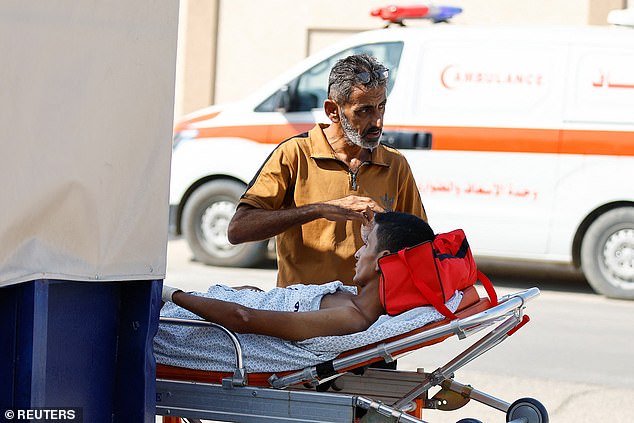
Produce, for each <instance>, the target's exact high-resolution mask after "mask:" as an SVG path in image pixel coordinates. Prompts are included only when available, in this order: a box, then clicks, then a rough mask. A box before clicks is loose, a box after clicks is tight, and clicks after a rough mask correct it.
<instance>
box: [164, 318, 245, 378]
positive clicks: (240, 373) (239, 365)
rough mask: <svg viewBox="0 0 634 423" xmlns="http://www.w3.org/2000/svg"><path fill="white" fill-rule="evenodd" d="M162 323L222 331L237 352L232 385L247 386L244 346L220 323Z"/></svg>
mask: <svg viewBox="0 0 634 423" xmlns="http://www.w3.org/2000/svg"><path fill="white" fill-rule="evenodd" d="M159 321H160V322H161V323H167V324H172V325H180V326H198V327H207V328H209V327H211V328H216V329H220V331H221V332H222V333H224V334H225V335H227V336H228V337H229V339H230V340H231V343H232V344H233V349H234V350H235V352H236V370H235V371H234V373H233V377H232V378H231V384H232V385H233V386H246V384H247V372H246V369H245V368H244V358H243V354H242V345H240V340H239V339H238V337H237V336H236V334H235V333H233V332H231V331H230V330H229V329H227V328H226V327H224V326H222V325H219V324H218V323H213V322H208V321H207V320H199V319H177V318H175V317H161V318H160V319H159Z"/></svg>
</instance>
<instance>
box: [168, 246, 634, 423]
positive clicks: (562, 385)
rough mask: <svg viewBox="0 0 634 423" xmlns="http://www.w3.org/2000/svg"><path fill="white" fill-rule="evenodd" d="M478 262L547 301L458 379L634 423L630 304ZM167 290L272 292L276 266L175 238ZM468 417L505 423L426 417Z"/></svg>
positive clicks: (551, 407)
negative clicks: (203, 255)
mask: <svg viewBox="0 0 634 423" xmlns="http://www.w3.org/2000/svg"><path fill="white" fill-rule="evenodd" d="M479 264H480V268H481V270H483V271H484V272H485V273H486V274H488V275H489V277H491V280H492V281H493V283H494V285H495V286H496V288H497V290H498V292H499V294H501V295H504V294H507V293H510V292H513V291H518V290H521V289H524V288H528V287H531V286H537V287H538V288H540V290H541V291H542V294H541V295H540V297H538V298H537V299H536V300H535V301H533V302H531V303H530V304H529V305H528V308H527V314H528V315H529V316H530V317H531V322H530V323H529V324H528V325H526V326H525V327H524V328H522V329H521V330H520V331H518V332H517V333H516V334H515V335H513V336H512V337H510V338H509V339H508V340H506V341H505V342H504V343H502V344H500V345H498V346H497V347H495V348H494V349H492V350H491V351H489V352H487V353H486V354H484V355H483V356H481V357H479V358H478V359H476V360H475V361H473V362H471V363H469V364H468V365H467V366H465V367H464V368H463V369H462V370H460V371H458V372H457V373H456V380H458V381H460V382H461V383H465V384H470V385H472V386H473V387H475V388H477V389H480V390H482V391H485V392H486V393H488V394H491V395H494V396H496V397H499V398H502V399H504V400H506V401H508V402H512V401H514V400H515V399H518V398H521V397H534V398H537V399H539V400H540V401H541V402H542V403H543V404H544V405H545V406H546V408H547V409H548V412H549V414H550V421H552V422H575V423H577V422H593V423H596V422H611V423H617V422H624V423H625V422H628V423H629V422H632V421H634V400H633V399H634V363H633V362H632V358H633V355H634V301H623V300H612V299H607V298H604V297H601V296H599V295H596V294H594V293H593V292H592V290H591V289H590V288H589V287H588V285H587V284H586V283H585V281H584V280H583V278H582V277H581V276H579V275H578V274H576V273H575V272H573V271H571V270H569V269H562V268H559V267H556V266H541V267H535V266H527V265H519V264H513V265H506V264H503V263H495V262H484V261H482V262H479ZM165 283H167V284H169V285H173V286H178V287H180V288H183V289H185V290H197V291H204V290H206V288H207V287H208V286H209V285H211V284H215V283H225V284H228V285H244V284H249V285H256V286H259V287H261V288H262V289H269V288H272V287H273V286H274V285H275V266H274V265H272V264H269V265H266V266H264V267H263V268H259V269H232V268H218V267H211V266H206V265H203V264H201V263H196V262H194V261H192V259H191V253H190V251H189V249H188V247H187V245H186V243H185V241H183V240H180V239H179V240H172V241H169V244H168V268H167V276H166V279H165ZM471 342H472V340H471V338H468V339H466V340H463V341H458V340H457V339H452V338H450V339H448V340H446V341H444V342H443V343H441V344H438V345H436V346H432V347H428V348H424V349H421V350H418V351H416V352H414V353H412V354H410V355H408V356H407V357H405V358H402V359H400V360H399V368H401V369H416V368H420V367H422V368H425V370H427V371H431V370H433V369H435V368H437V367H438V366H440V365H442V364H444V363H445V362H447V361H449V360H450V359H451V358H453V357H454V356H455V355H456V354H457V353H458V352H459V351H460V350H461V349H464V348H465V347H466V346H468V345H469V344H470V343H471ZM464 417H474V418H478V419H480V420H482V421H484V422H504V421H505V418H504V415H503V413H501V412H499V411H496V410H492V409H490V408H488V407H486V406H483V405H481V404H479V403H476V402H474V401H472V402H471V403H469V404H467V405H466V406H465V407H463V408H461V409H460V410H456V411H453V412H440V411H429V412H428V413H427V414H426V415H425V419H427V420H429V421H430V422H435V423H449V422H451V423H454V422H456V421H457V420H459V419H461V418H464Z"/></svg>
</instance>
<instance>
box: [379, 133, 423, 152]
mask: <svg viewBox="0 0 634 423" xmlns="http://www.w3.org/2000/svg"><path fill="white" fill-rule="evenodd" d="M431 138H432V134H431V132H416V131H383V138H381V143H382V144H384V145H387V146H389V147H393V148H398V149H401V150H431Z"/></svg>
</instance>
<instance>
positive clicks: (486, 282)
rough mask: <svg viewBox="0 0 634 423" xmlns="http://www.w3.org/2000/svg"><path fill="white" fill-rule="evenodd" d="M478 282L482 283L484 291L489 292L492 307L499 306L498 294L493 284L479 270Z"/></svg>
mask: <svg viewBox="0 0 634 423" xmlns="http://www.w3.org/2000/svg"><path fill="white" fill-rule="evenodd" d="M478 280H479V281H480V282H482V286H483V287H484V289H485V290H486V292H487V295H488V296H489V300H490V301H491V305H492V306H496V305H498V294H497V293H496V292H495V288H493V284H492V283H491V281H490V280H489V278H488V277H486V275H485V274H484V273H482V272H481V271H480V270H478Z"/></svg>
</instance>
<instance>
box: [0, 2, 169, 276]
mask: <svg viewBox="0 0 634 423" xmlns="http://www.w3.org/2000/svg"><path fill="white" fill-rule="evenodd" d="M177 22H178V2H170V1H168V2H155V1H150V0H140V1H132V2H131V1H127V0H116V1H108V2H103V1H97V0H82V1H79V2H78V1H75V0H53V1H46V2H41V1H24V0H3V1H2V2H1V3H0V57H2V62H3V63H2V66H0V81H2V89H0V181H1V182H0V286H5V285H10V284H15V283H19V282H24V281H29V280H34V279H64V280H76V281H109V280H112V281H114V280H117V281H120V280H148V279H162V278H163V277H164V276H165V268H166V250H167V227H168V192H169V169H170V164H169V161H170V154H171V133H172V123H173V105H174V72H175V60H176V36H177V35H176V34H177Z"/></svg>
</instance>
